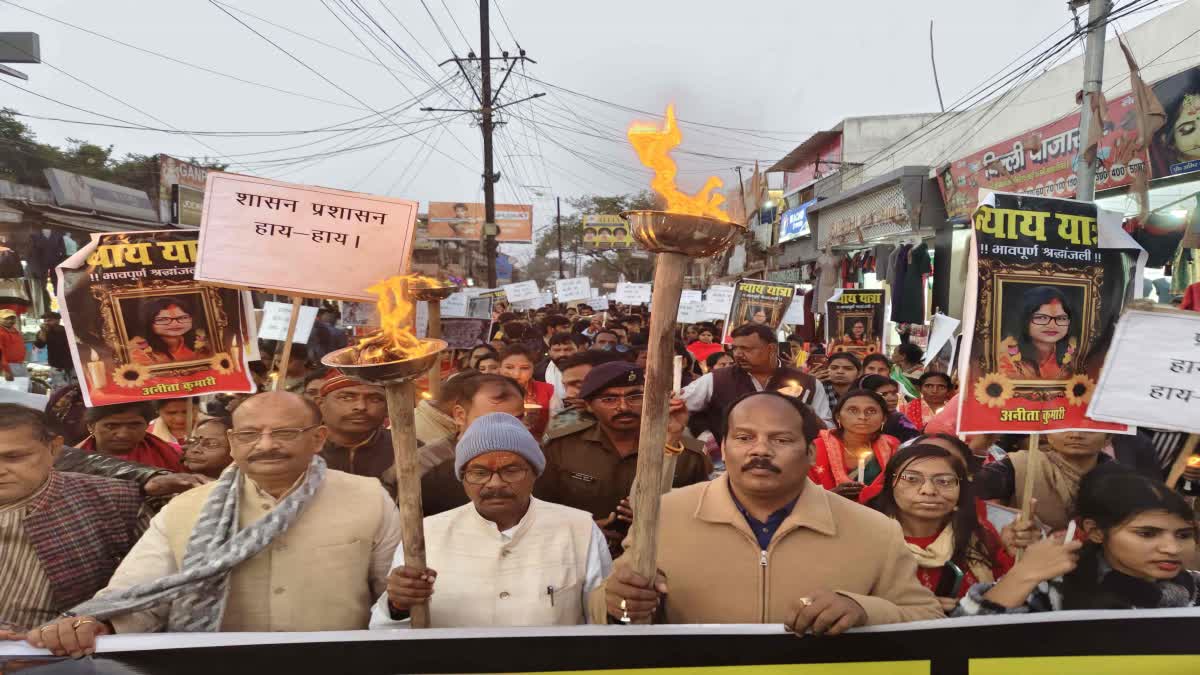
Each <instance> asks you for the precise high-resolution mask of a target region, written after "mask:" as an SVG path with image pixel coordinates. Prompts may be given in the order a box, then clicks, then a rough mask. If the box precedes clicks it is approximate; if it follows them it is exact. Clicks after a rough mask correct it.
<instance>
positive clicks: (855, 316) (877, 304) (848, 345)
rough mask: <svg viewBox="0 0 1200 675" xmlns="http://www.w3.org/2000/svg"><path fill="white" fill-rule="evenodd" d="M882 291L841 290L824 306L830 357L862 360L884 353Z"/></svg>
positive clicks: (826, 340) (826, 338)
mask: <svg viewBox="0 0 1200 675" xmlns="http://www.w3.org/2000/svg"><path fill="white" fill-rule="evenodd" d="M883 303H884V298H883V291H882V290H867V289H838V290H837V291H835V292H834V294H833V297H832V298H830V299H829V301H828V302H826V303H825V317H826V319H825V343H826V344H827V345H828V349H827V350H826V351H828V352H829V353H830V354H836V353H838V352H850V353H852V354H855V355H857V356H858V357H859V358H862V357H864V356H866V355H867V354H875V353H877V352H882V351H883V324H884V319H883Z"/></svg>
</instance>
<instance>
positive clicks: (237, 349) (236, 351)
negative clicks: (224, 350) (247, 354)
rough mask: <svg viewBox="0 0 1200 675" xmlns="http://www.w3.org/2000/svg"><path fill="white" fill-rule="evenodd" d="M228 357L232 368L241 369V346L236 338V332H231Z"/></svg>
mask: <svg viewBox="0 0 1200 675" xmlns="http://www.w3.org/2000/svg"><path fill="white" fill-rule="evenodd" d="M229 357H230V360H232V361H233V369H234V370H241V369H242V347H241V342H240V341H239V340H238V336H237V333H234V334H233V341H231V342H230V343H229Z"/></svg>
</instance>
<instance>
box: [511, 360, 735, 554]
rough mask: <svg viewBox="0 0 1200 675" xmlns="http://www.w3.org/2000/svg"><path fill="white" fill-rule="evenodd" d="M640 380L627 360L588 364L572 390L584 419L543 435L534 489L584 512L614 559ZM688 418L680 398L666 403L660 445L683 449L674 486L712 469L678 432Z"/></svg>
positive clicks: (629, 476) (629, 483)
mask: <svg viewBox="0 0 1200 675" xmlns="http://www.w3.org/2000/svg"><path fill="white" fill-rule="evenodd" d="M644 384H645V375H644V373H643V371H642V369H641V368H638V367H636V366H634V365H633V364H631V363H628V362H623V361H622V362H613V363H605V364H601V365H598V366H596V367H594V368H592V370H591V371H590V372H589V373H588V374H587V376H586V377H585V378H584V381H583V385H582V387H581V388H580V391H579V398H581V399H583V400H584V401H585V402H586V405H587V411H588V413H590V415H591V419H587V418H585V419H581V420H580V421H579V422H577V423H575V424H572V425H569V426H564V427H561V428H557V429H554V430H552V431H550V433H548V434H547V435H546V442H545V443H544V445H543V450H544V451H545V454H546V470H545V471H544V472H543V473H542V475H541V477H540V478H539V479H538V481H537V483H536V484H535V485H534V490H533V494H534V496H536V497H537V498H538V499H543V500H545V501H550V502H555V503H558V504H564V505H566V506H571V507H574V508H577V509H581V510H584V511H590V512H591V514H592V517H593V518H595V519H596V524H597V525H599V526H600V529H601V530H603V531H604V534H605V536H606V537H607V538H608V541H609V546H610V548H611V549H612V552H613V555H614V557H615V556H617V555H619V554H620V553H621V547H620V542H621V540H622V539H624V538H625V535H626V534H627V533H628V529H629V524H630V523H631V522H632V518H633V516H632V512H631V511H630V509H629V503H628V501H627V499H628V497H629V494H630V492H631V491H632V489H633V478H634V475H635V474H636V472H637V452H638V440H639V435H640V432H641V424H642V396H643V390H644ZM687 417H688V413H687V409H686V407H685V406H684V405H683V401H682V400H679V399H676V400H674V401H672V402H671V416H670V419H669V420H668V423H667V446H668V447H671V448H679V447H680V446H681V445H682V447H683V451H682V453H681V454H679V456H678V459H677V460H676V464H675V481H674V486H675V487H677V488H678V487H684V486H686V485H692V484H693V483H699V482H701V481H705V480H708V476H709V474H710V473H711V472H712V462H711V461H710V460H709V458H708V456H707V455H706V454H704V446H703V444H701V443H699V442H698V441H696V440H695V439H693V438H689V437H685V436H684V435H683V434H684V429H685V427H686V426H687Z"/></svg>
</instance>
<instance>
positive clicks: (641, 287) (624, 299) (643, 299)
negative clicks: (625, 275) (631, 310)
mask: <svg viewBox="0 0 1200 675" xmlns="http://www.w3.org/2000/svg"><path fill="white" fill-rule="evenodd" d="M612 299H613V300H615V301H616V302H619V303H621V304H622V305H641V304H644V303H648V302H650V284H635V283H630V282H628V281H622V282H620V283H618V284H617V292H616V295H615V296H614V297H613V298H612Z"/></svg>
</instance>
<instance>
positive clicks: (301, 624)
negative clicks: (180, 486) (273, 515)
mask: <svg viewBox="0 0 1200 675" xmlns="http://www.w3.org/2000/svg"><path fill="white" fill-rule="evenodd" d="M243 480H245V479H243ZM213 486H215V483H209V484H208V485H204V486H201V487H198V488H194V489H192V490H188V491H187V492H185V493H183V494H181V495H179V496H178V497H176V498H175V499H173V500H171V502H170V503H169V504H167V506H166V508H164V509H163V511H162V516H163V518H164V526H165V527H164V529H165V531H166V535H167V538H168V541H169V542H170V545H171V553H172V554H173V555H174V556H175V562H176V565H182V563H183V556H184V553H185V551H186V550H187V543H188V539H189V538H190V537H191V535H192V528H193V526H195V524H196V520H197V519H198V518H199V517H200V511H201V509H202V508H203V507H204V502H205V501H206V499H207V498H208V495H209V494H210V493H211V492H212V487H213ZM239 489H242V493H241V495H239V497H240V499H241V504H240V508H239V514H238V521H239V522H238V525H239V527H241V528H246V527H248V526H249V525H252V524H253V522H254V520H253V518H254V517H255V516H254V514H258V515H259V516H261V515H262V514H265V513H266V512H267V511H266V510H265V509H262V508H260V507H261V506H262V505H255V506H251V507H249V508H248V505H247V504H246V501H247V500H249V499H252V497H250V496H248V495H251V494H253V487H250V488H249V489H246V488H242V487H239ZM381 490H382V488H381V487H380V485H379V481H378V480H376V479H374V478H366V477H362V476H353V475H350V474H347V473H343V472H341V471H334V470H332V469H330V470H328V471H326V473H325V482H324V484H322V485H321V488H320V489H319V490H317V493H316V494H315V495H314V496H313V498H312V500H311V501H310V502H309V503H308V505H307V506H305V507H304V509H303V510H301V511H300V513H299V515H297V516H296V519H295V520H294V521H292V525H291V527H289V528H288V529H287V530H286V531H285V532H283V533H281V534H280V535H279V536H277V537H275V539H274V540H273V541H272V542H271V543H270V544H268V545H267V547H266V548H264V549H263V550H261V551H259V552H258V553H257V554H256V555H254V556H253V557H251V558H250V559H249V560H247V561H245V562H243V563H241V564H240V565H238V566H236V567H234V569H233V573H232V574H231V575H230V578H229V587H228V589H229V590H228V596H227V599H226V604H225V615H224V617H223V618H222V621H221V630H222V631H225V632H233V631H322V630H361V629H364V628H366V627H367V621H368V619H369V618H370V615H371V603H372V602H373V601H374V600H375V597H374V596H373V594H372V591H371V588H370V565H371V552H372V549H373V548H374V540H375V536H376V532H377V531H378V530H379V528H380V524H381V523H382V522H383V516H384V514H383V506H384V503H385V502H384V500H383V499H381V498H380V496H381V495H380V491H381Z"/></svg>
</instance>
